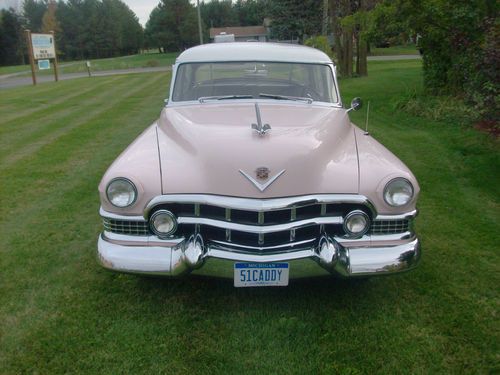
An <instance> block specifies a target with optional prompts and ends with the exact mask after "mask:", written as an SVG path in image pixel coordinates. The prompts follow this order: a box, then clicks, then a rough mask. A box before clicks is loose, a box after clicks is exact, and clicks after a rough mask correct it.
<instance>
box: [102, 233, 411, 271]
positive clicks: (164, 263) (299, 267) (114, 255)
mask: <svg viewBox="0 0 500 375" xmlns="http://www.w3.org/2000/svg"><path fill="white" fill-rule="evenodd" d="M120 237H122V236H116V235H113V236H111V235H107V232H104V233H102V234H101V235H100V236H99V241H98V259H99V262H100V263H101V265H102V266H103V267H105V268H108V269H110V270H115V271H120V272H129V273H140V274H152V275H165V276H180V275H183V274H187V273H192V274H200V275H207V276H215V277H227V278H233V274H234V270H233V267H234V263H235V262H252V263H257V262H262V263H264V262H288V263H289V264H290V266H289V267H290V271H289V272H290V273H289V277H290V279H297V278H304V277H314V276H325V275H331V276H340V277H347V278H350V277H360V276H375V275H385V274H393V273H397V272H402V271H408V270H411V269H413V268H415V267H416V266H417V264H418V263H419V260H420V242H419V240H418V239H417V238H416V237H414V236H413V237H411V238H409V239H407V240H404V241H395V242H394V243H391V242H387V243H384V244H375V243H372V244H366V243H364V244H363V246H360V245H359V244H356V243H354V242H353V243H351V244H350V243H342V244H341V243H340V241H337V240H336V239H335V238H331V237H326V236H325V237H323V238H321V239H319V240H318V242H317V243H316V244H315V245H314V246H310V245H309V247H306V248H297V249H296V250H293V251H289V252H285V253H277V254H247V253H239V252H234V251H230V250H229V249H227V248H224V246H223V245H221V244H217V243H204V242H203V239H202V238H201V237H200V236H192V237H190V238H189V239H180V240H172V241H161V240H158V239H157V238H156V237H149V238H148V239H147V240H146V241H144V242H139V241H138V242H135V243H134V242H133V241H130V236H124V237H127V238H126V239H124V240H123V241H122V240H121V239H120Z"/></svg>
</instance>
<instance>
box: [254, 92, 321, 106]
mask: <svg viewBox="0 0 500 375" xmlns="http://www.w3.org/2000/svg"><path fill="white" fill-rule="evenodd" d="M259 96H260V97H262V98H270V99H278V100H295V101H299V102H307V104H311V103H312V102H313V100H312V98H304V97H301V96H287V95H274V94H264V93H260V94H259Z"/></svg>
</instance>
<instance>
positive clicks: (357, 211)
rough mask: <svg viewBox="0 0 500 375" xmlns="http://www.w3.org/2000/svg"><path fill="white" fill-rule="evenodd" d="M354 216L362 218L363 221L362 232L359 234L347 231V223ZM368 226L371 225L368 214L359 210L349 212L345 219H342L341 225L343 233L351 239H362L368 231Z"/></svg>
mask: <svg viewBox="0 0 500 375" xmlns="http://www.w3.org/2000/svg"><path fill="white" fill-rule="evenodd" d="M355 216H358V217H362V218H363V219H364V220H365V227H364V228H363V230H361V231H359V232H353V231H351V230H350V229H349V227H348V226H349V221H350V220H352V219H353V218H354V217H355ZM370 225H371V220H370V217H369V216H368V214H367V213H366V212H364V211H361V210H354V211H351V212H349V213H348V214H347V215H346V216H345V217H344V223H343V225H342V226H343V228H344V232H345V234H346V235H347V236H349V237H351V238H359V237H363V236H364V235H365V234H366V233H367V232H368V231H369V230H370Z"/></svg>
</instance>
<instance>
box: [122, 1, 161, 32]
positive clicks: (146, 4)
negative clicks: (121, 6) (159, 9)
mask: <svg viewBox="0 0 500 375" xmlns="http://www.w3.org/2000/svg"><path fill="white" fill-rule="evenodd" d="M122 1H123V2H124V3H125V4H127V5H128V7H129V8H130V9H132V10H133V11H134V13H135V14H136V15H137V17H138V18H139V22H140V23H141V25H142V26H146V22H148V18H149V13H151V11H152V10H153V9H154V8H155V7H156V6H157V5H158V4H159V3H160V0H122Z"/></svg>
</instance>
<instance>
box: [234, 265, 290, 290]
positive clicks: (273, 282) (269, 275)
mask: <svg viewBox="0 0 500 375" xmlns="http://www.w3.org/2000/svg"><path fill="white" fill-rule="evenodd" d="M288 270H289V268H288V263H235V264H234V286H235V287H248V286H287V285H288Z"/></svg>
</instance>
